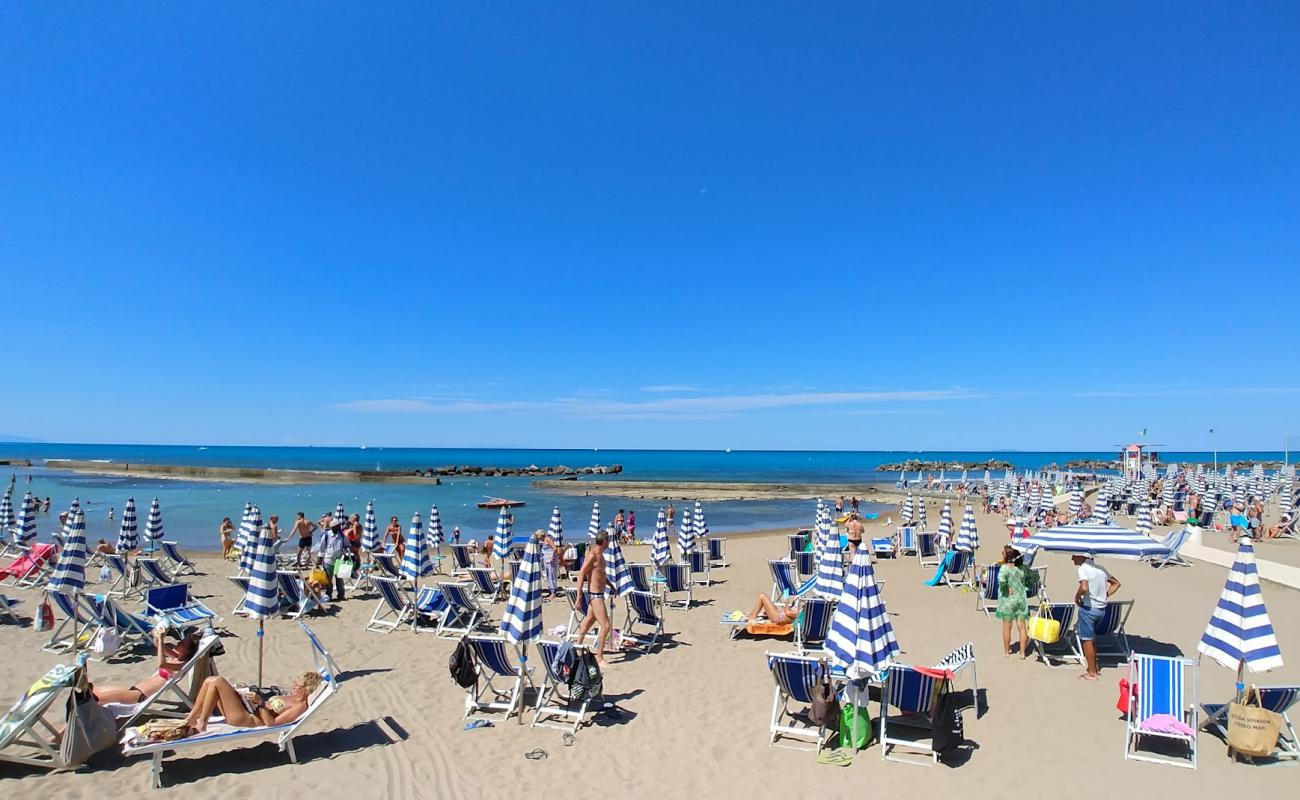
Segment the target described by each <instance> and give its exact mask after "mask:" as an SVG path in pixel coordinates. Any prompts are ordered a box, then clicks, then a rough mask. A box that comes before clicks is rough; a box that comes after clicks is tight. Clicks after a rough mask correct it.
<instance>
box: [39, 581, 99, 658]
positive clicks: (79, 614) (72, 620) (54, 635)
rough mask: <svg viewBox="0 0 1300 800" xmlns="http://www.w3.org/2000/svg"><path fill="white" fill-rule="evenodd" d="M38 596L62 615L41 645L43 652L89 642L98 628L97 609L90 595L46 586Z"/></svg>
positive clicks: (79, 647)
mask: <svg viewBox="0 0 1300 800" xmlns="http://www.w3.org/2000/svg"><path fill="white" fill-rule="evenodd" d="M42 596H43V597H44V598H45V599H46V600H49V601H50V605H51V606H52V607H53V608H55V609H57V610H58V614H61V615H62V616H63V619H62V621H60V622H58V623H57V624H55V626H54V629H53V630H51V631H50V638H49V639H47V640H46V641H45V644H43V645H41V649H42V650H44V651H45V652H47V653H66V652H68V651H69V650H73V651H75V650H79V649H82V648H86V647H89V646H90V641H91V639H92V638H94V636H95V633H96V631H98V630H99V627H100V626H99V612H98V610H97V609H96V608H95V607H94V605H92V604H91V602H90V598H88V597H87V596H86V595H85V594H83V593H81V592H59V591H53V590H50V589H46V590H45V591H44V592H43V593H42Z"/></svg>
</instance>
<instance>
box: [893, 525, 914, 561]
mask: <svg viewBox="0 0 1300 800" xmlns="http://www.w3.org/2000/svg"><path fill="white" fill-rule="evenodd" d="M894 536H895V537H896V538H897V539H898V554H899V555H900V556H914V555H916V550H917V543H916V527H915V526H913V525H901V526H899V527H898V528H895V529H894Z"/></svg>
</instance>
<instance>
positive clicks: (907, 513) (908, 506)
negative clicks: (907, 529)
mask: <svg viewBox="0 0 1300 800" xmlns="http://www.w3.org/2000/svg"><path fill="white" fill-rule="evenodd" d="M913 509H914V506H913V505H912V493H911V492H908V493H907V499H905V500H903V524H904V525H911V524H912V520H913V519H915V513H916V512H915V511H914V510H913Z"/></svg>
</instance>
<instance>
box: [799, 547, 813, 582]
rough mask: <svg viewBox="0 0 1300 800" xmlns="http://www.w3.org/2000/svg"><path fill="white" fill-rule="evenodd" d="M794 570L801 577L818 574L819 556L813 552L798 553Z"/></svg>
mask: <svg viewBox="0 0 1300 800" xmlns="http://www.w3.org/2000/svg"><path fill="white" fill-rule="evenodd" d="M794 570H795V572H797V573H798V574H799V576H800V577H804V576H807V575H816V574H817V554H816V553H814V552H812V551H811V550H809V551H807V552H803V553H797V554H796V555H795V558H794Z"/></svg>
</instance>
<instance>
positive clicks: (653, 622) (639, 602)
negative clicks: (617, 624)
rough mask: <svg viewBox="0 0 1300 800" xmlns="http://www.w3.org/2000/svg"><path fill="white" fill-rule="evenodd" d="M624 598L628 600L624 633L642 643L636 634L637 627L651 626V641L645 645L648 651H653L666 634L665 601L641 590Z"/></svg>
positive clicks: (634, 591)
mask: <svg viewBox="0 0 1300 800" xmlns="http://www.w3.org/2000/svg"><path fill="white" fill-rule="evenodd" d="M623 597H624V599H626V600H627V622H625V623H624V624H623V630H624V632H625V633H626V634H627V635H629V636H631V637H633V638H634V639H636V640H637V641H642V638H641V636H640V635H639V634H637V633H636V630H635V626H636V625H638V624H640V625H649V626H650V639H649V641H646V642H643V643H644V644H645V646H646V649H647V650H653V649H654V648H655V647H657V646H658V644H659V637H660V636H662V635H663V632H664V613H663V601H662V600H660V599H659V598H658V597H655V596H654V595H653V594H651V593H650V592H643V591H640V590H633V591H630V592H628V593H627V594H625V595H623Z"/></svg>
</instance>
